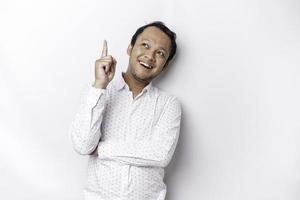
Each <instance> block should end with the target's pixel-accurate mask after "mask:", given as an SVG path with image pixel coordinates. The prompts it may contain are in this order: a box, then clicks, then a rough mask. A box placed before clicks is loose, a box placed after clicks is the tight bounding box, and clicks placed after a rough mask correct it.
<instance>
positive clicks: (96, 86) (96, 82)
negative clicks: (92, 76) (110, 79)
mask: <svg viewBox="0 0 300 200" xmlns="http://www.w3.org/2000/svg"><path fill="white" fill-rule="evenodd" d="M93 87H95V88H98V89H106V87H107V84H104V83H99V82H98V81H95V82H94V84H93Z"/></svg>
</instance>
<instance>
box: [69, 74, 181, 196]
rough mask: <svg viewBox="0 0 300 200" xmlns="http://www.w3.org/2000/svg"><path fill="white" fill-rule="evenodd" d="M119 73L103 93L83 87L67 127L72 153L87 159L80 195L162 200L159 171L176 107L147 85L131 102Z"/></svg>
mask: <svg viewBox="0 0 300 200" xmlns="http://www.w3.org/2000/svg"><path fill="white" fill-rule="evenodd" d="M122 74H123V73H122ZM122 74H120V75H119V76H118V77H116V78H115V79H113V81H112V82H111V83H110V84H109V85H108V86H107V88H106V89H99V88H95V87H93V86H92V84H91V83H89V84H88V85H87V87H86V88H85V90H84V92H83V94H82V98H81V103H80V107H79V109H78V112H77V114H76V115H75V117H74V120H73V122H72V124H71V126H70V131H69V133H70V137H71V140H72V143H73V147H74V149H75V151H76V152H78V153H79V154H82V155H89V161H88V171H87V174H88V178H87V184H86V187H85V189H84V196H85V199H86V200H96V199H97V200H100V199H101V200H164V199H165V195H166V190H167V187H166V184H165V183H164V181H163V178H164V167H166V166H167V165H168V164H169V162H170V160H171V158H172V155H173V153H174V151H175V147H176V145H177V141H178V137H179V131H180V121H181V106H180V103H179V101H178V100H177V98H176V97H175V96H174V95H170V94H167V93H166V92H164V91H162V90H160V89H158V88H157V87H154V86H153V85H152V82H150V83H149V84H148V85H147V86H146V87H145V88H144V89H143V90H142V91H141V92H140V93H139V94H138V95H137V96H136V97H133V93H132V92H131V91H130V90H129V87H128V85H127V84H126V82H125V81H124V78H123V76H122ZM95 150H96V152H97V154H95V153H93V154H92V152H94V151H95Z"/></svg>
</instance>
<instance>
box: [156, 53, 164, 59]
mask: <svg viewBox="0 0 300 200" xmlns="http://www.w3.org/2000/svg"><path fill="white" fill-rule="evenodd" d="M157 53H158V55H159V56H161V57H163V58H164V57H165V53H164V52H163V51H158V52H157Z"/></svg>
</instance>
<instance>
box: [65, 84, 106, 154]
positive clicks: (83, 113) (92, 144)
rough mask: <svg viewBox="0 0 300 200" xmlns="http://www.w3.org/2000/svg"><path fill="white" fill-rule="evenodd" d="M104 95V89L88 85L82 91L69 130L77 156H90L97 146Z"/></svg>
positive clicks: (103, 107)
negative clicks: (77, 108) (78, 105)
mask: <svg viewBox="0 0 300 200" xmlns="http://www.w3.org/2000/svg"><path fill="white" fill-rule="evenodd" d="M105 93H106V89H99V88H95V87H92V86H90V85H89V87H87V88H85V90H84V91H83V94H82V98H81V103H80V107H79V110H78V112H77V113H76V115H75V118H74V119H73V121H72V123H71V126H70V129H69V135H70V137H71V141H72V144H73V148H74V149H75V151H76V152H78V153H79V154H82V155H87V154H91V153H92V152H93V151H94V150H95V149H96V147H97V145H98V142H99V139H100V137H101V130H100V127H101V122H102V119H103V113H104V110H105Z"/></svg>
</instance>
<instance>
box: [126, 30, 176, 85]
mask: <svg viewBox="0 0 300 200" xmlns="http://www.w3.org/2000/svg"><path fill="white" fill-rule="evenodd" d="M170 49H171V40H170V38H169V37H168V36H167V35H166V34H165V33H164V32H163V31H161V30H160V29H158V28H156V27H154V26H150V27H147V28H146V29H145V30H144V31H143V32H142V33H141V34H140V35H139V36H138V37H137V40H136V42H135V44H134V46H133V47H132V46H131V45H129V47H128V49H127V54H128V55H129V66H128V69H127V72H126V73H129V74H130V75H131V76H133V78H135V79H136V80H138V81H140V82H143V83H149V82H150V81H151V80H152V79H154V78H155V77H156V76H158V75H159V74H160V73H161V72H162V70H163V68H164V66H165V65H166V61H167V59H168V57H169V53H170Z"/></svg>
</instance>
